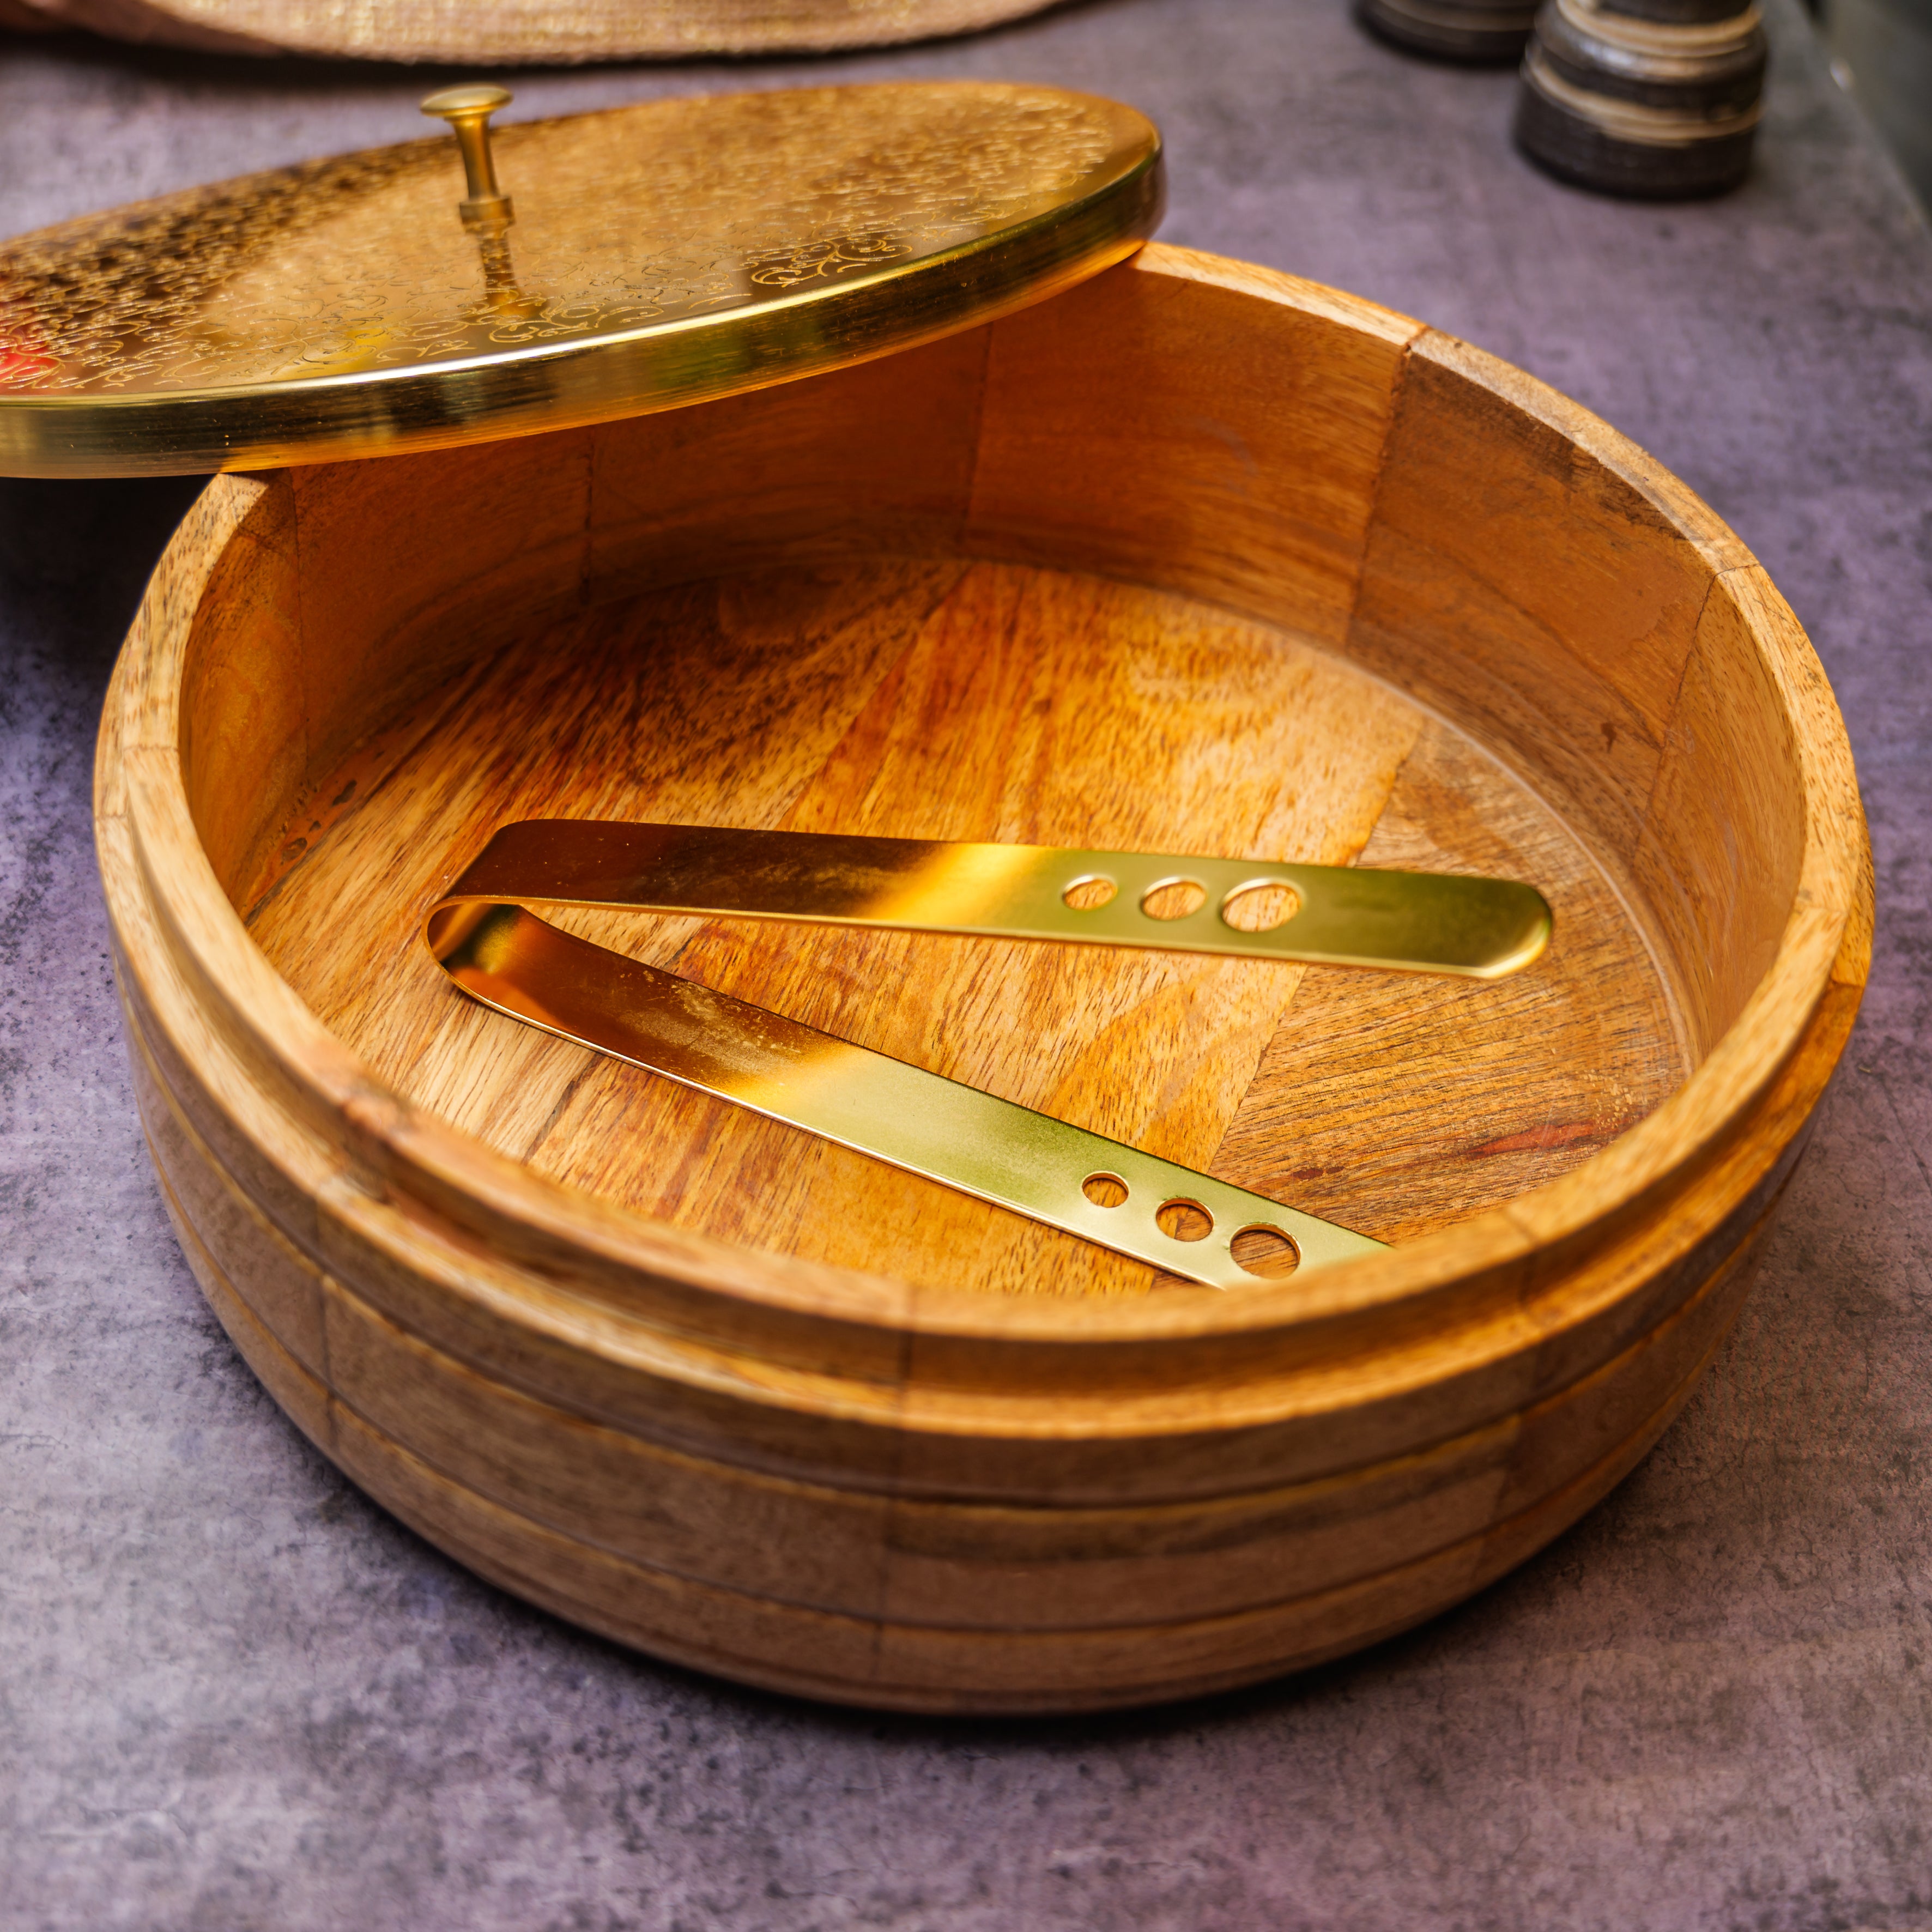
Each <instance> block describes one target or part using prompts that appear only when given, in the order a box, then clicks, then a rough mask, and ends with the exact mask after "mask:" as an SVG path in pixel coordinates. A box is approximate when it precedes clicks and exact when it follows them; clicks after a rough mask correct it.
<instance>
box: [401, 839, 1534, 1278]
mask: <svg viewBox="0 0 1932 1932" xmlns="http://www.w3.org/2000/svg"><path fill="white" fill-rule="evenodd" d="M528 903H535V904H544V905H566V906H598V907H630V908H632V909H634V910H639V911H649V912H663V913H710V914H715V915H719V916H725V917H745V918H752V919H799V920H804V921H807V922H814V923H823V924H828V925H837V926H888V927H894V928H897V929H900V930H902V931H908V932H935V933H957V934H965V935H976V936H979V937H982V938H1006V939H1041V940H1060V941H1072V942H1073V943H1075V944H1088V945H1100V946H1134V947H1157V948H1160V949H1162V950H1168V951H1174V952H1186V953H1234V954H1241V955H1247V956H1261V957H1265V958H1272V959H1283V960H1313V961H1318V962H1323V963H1325V964H1331V965H1341V964H1346V965H1379V966H1390V967H1394V968H1400V969H1404V970H1407V971H1421V972H1443V973H1451V974H1462V975H1465V976H1466V977H1473V978H1478V979H1494V978H1497V977H1501V976H1502V974H1505V973H1510V972H1514V971H1517V969H1518V968H1520V967H1523V966H1526V965H1528V964H1529V962H1531V961H1532V959H1535V957H1536V956H1537V955H1538V953H1541V951H1542V950H1543V949H1544V947H1545V946H1546V945H1547V944H1548V941H1549V938H1550V908H1549V907H1548V905H1547V904H1546V903H1545V901H1544V898H1543V896H1542V895H1541V893H1540V892H1537V891H1536V890H1535V889H1534V888H1533V887H1532V886H1525V885H1519V884H1516V883H1513V882H1511V881H1509V880H1499V879H1485V878H1469V877H1454V876H1451V875H1448V874H1430V873H1417V872H1379V871H1361V870H1357V869H1355V868H1352V867H1348V866H1333V865H1271V864H1268V863H1265V862H1260V861H1256V860H1253V859H1205V858H1201V857H1199V856H1191V855H1190V856H1183V855H1179V854H1175V853H1148V852H1103V851H1082V850H1071V849H1067V848H1064V847H1052V846H1043V845H997V844H955V843H949V842H945V841H938V840H926V839H914V838H848V837H844V836H841V835H835V834H831V833H820V832H769V831H757V830H746V829H733V828H729V827H724V826H683V825H638V824H628V823H611V822H604V821H600V820H582V819H529V820H523V821H522V822H520V823H517V824H514V825H508V826H504V827H502V829H500V830H499V831H498V832H496V835H494V836H493V838H491V839H490V843H489V844H487V846H485V847H484V849H483V850H482V852H481V854H480V855H479V856H478V857H477V858H476V859H475V861H474V862H472V864H471V865H469V867H468V868H466V870H465V871H464V872H463V875H462V877H460V878H459V879H458V880H457V881H456V882H455V884H454V885H453V886H452V887H451V888H450V889H449V892H447V893H446V894H445V895H444V896H443V898H441V899H440V900H439V901H438V902H437V904H436V906H435V907H434V909H433V910H431V913H430V914H429V916H428V920H427V922H426V924H425V938H426V939H427V941H428V945H429V948H430V950H431V953H433V954H434V956H435V957H436V959H437V961H438V962H439V963H440V965H442V967H443V970H444V971H446V973H448V974H449V976H450V977H451V978H452V980H455V982H456V983H457V984H458V986H461V987H462V988H463V990H464V991H465V992H467V993H469V994H470V995H472V997H474V998H476V999H478V1000H480V1001H483V1002H484V1004H486V1005H488V1006H490V1007H494V1008H496V1010H497V1011H498V1012H499V1013H507V1014H509V1015H511V1016H513V1017H514V1018H516V1019H520V1020H523V1021H526V1022H528V1023H529V1024H530V1025H534V1026H539V1027H542V1028H545V1029H546V1030H547V1031H550V1032H552V1033H555V1034H559V1035H561V1036H562V1037H563V1038H565V1039H566V1040H575V1041H576V1042H577V1043H579V1044H580V1045H582V1046H589V1047H592V1048H595V1049H598V1051H600V1052H605V1053H610V1054H614V1055H617V1056H618V1057H619V1058H621V1059H624V1060H628V1061H631V1062H632V1063H633V1064H635V1065H637V1066H640V1067H646V1068H648V1069H649V1070H651V1071H652V1072H653V1073H661V1074H664V1075H666V1076H668V1077H669V1078H670V1079H673V1080H678V1081H681V1082H683V1083H684V1084H685V1085H687V1086H691V1087H696V1088H701V1089H702V1090H703V1091H705V1092H706V1093H709V1094H717V1095H718V1096H719V1097H721V1098H722V1099H724V1100H731V1101H734V1102H736V1103H737V1104H738V1105H739V1106H745V1107H749V1108H751V1109H754V1111H755V1112H759V1113H761V1114H765V1115H769V1116H770V1117H771V1118H773V1119H775V1120H780V1121H786V1122H787V1123H789V1124H790V1125H792V1126H793V1127H802V1128H804V1129H805V1130H807V1131H808V1132H810V1133H816V1134H822V1135H824V1136H826V1138H828V1139H832V1140H835V1141H837V1142H840V1143H841V1145H844V1146H846V1147H850V1148H856V1149H857V1150H858V1151H859V1152H861V1153H862V1154H871V1155H872V1156H874V1157H875V1158H877V1159H878V1160H883V1161H886V1162H888V1163H890V1164H891V1165H892V1166H895V1167H901V1168H904V1169H909V1170H910V1172H913V1173H915V1174H920V1175H925V1176H926V1178H928V1179H929V1180H933V1181H940V1182H942V1183H944V1184H945V1185H946V1186H947V1187H956V1188H959V1190H962V1192H964V1193H968V1194H971V1195H974V1196H977V1197H978V1198H980V1199H982V1200H985V1201H990V1202H994V1203H995V1205H998V1206H1000V1207H1002V1208H1011V1209H1013V1211H1015V1212H1016V1213H1019V1214H1026V1215H1030V1216H1031V1217H1033V1218H1034V1220H1040V1221H1044V1222H1046V1223H1048V1224H1049V1225H1050V1226H1054V1227H1057V1228H1060V1229H1064V1231H1065V1232H1067V1233H1068V1234H1071V1235H1080V1236H1082V1238H1085V1239H1086V1240H1088V1241H1097V1242H1098V1243H1100V1244H1101V1245H1102V1246H1103V1247H1109V1248H1112V1249H1113V1250H1115V1251H1116V1252H1117V1253H1121V1254H1125V1255H1130V1256H1133V1257H1134V1258H1135V1259H1137V1260H1140V1261H1145V1262H1153V1263H1154V1265H1156V1266H1157V1267H1160V1268H1166V1269H1167V1270H1169V1271H1170V1272H1172V1273H1173V1274H1179V1275H1182V1276H1184V1277H1187V1279H1189V1280H1194V1281H1199V1282H1201V1283H1203V1284H1205V1286H1208V1287H1211V1288H1224V1289H1225V1288H1232V1287H1237V1286H1241V1284H1242V1283H1244V1282H1246V1281H1248V1280H1252V1279H1253V1275H1254V1274H1255V1273H1257V1272H1262V1271H1264V1269H1263V1267H1262V1265H1260V1264H1258V1263H1257V1262H1256V1258H1255V1256H1254V1255H1253V1253H1252V1252H1250V1250H1253V1248H1254V1247H1255V1246H1256V1242H1257V1238H1258V1237H1260V1238H1262V1240H1261V1241H1260V1246H1261V1247H1262V1251H1263V1253H1266V1251H1267V1247H1268V1243H1267V1241H1266V1239H1265V1237H1267V1236H1269V1235H1272V1236H1273V1237H1274V1247H1275V1250H1276V1253H1275V1255H1274V1257H1272V1258H1271V1259H1273V1261H1274V1262H1277V1263H1278V1262H1279V1261H1280V1258H1281V1255H1282V1253H1283V1251H1286V1253H1287V1254H1288V1255H1289V1256H1292V1257H1295V1258H1298V1261H1299V1265H1301V1266H1302V1267H1314V1266H1319V1265H1323V1264H1325V1263H1328V1262H1337V1261H1344V1260H1346V1259H1349V1258H1350V1257H1351V1256H1355V1255H1360V1254H1364V1253H1370V1252H1371V1251H1372V1250H1375V1249H1376V1248H1379V1247H1381V1246H1382V1244H1381V1243H1380V1242H1377V1241H1370V1239H1369V1238H1367V1236H1365V1235H1358V1234H1355V1233H1354V1232H1352V1231H1351V1230H1349V1229H1345V1228H1340V1227H1337V1226H1336V1225H1335V1224H1334V1223H1332V1222H1328V1221H1324V1220H1318V1219H1317V1218H1316V1217H1315V1216H1313V1215H1310V1214H1302V1213H1300V1212H1299V1211H1296V1210H1295V1209H1292V1208H1283V1207H1282V1206H1280V1205H1278V1204H1277V1203H1276V1202H1271V1201H1268V1200H1266V1199H1263V1198H1262V1196H1259V1195H1254V1194H1250V1193H1246V1192H1245V1191H1244V1190H1242V1189H1240V1188H1238V1187H1229V1186H1228V1185H1227V1184H1225V1183H1224V1182H1222V1181H1215V1180H1213V1179H1211V1178H1210V1177H1209V1176H1208V1175H1203V1174H1197V1173H1195V1172H1192V1171H1191V1170H1190V1169H1187V1168H1184V1167H1178V1166H1175V1165H1174V1164H1173V1163H1171V1162H1168V1161H1163V1160H1156V1159H1155V1158H1154V1157H1153V1156H1151V1155H1149V1154H1142V1153H1141V1152H1139V1151H1138V1150H1136V1149H1135V1148H1129V1147H1124V1146H1122V1145H1121V1144H1120V1143H1119V1142H1115V1141H1110V1140H1106V1139H1103V1138H1102V1137H1101V1136H1099V1135H1097V1134H1091V1133H1086V1132H1085V1130H1082V1129H1081V1128H1079V1127H1073V1126H1070V1124H1068V1123H1067V1122H1066V1121H1058V1120H1054V1119H1052V1118H1049V1116H1047V1115H1043V1114H1039V1113H1036V1112H1033V1111H1032V1110H1031V1109H1028V1108H1025V1107H1021V1106H1015V1105H1013V1103H1011V1102H1010V1101H1006V1100H1000V1099H998V1098H997V1097H995V1096H994V1095H992V1094H985V1093H981V1092H980V1091H978V1090H977V1089H976V1088H971V1087H967V1086H965V1085H961V1084H960V1083H959V1082H956V1081H952V1080H947V1079H943V1078H942V1077H941V1076H939V1075H938V1074H935V1073H927V1072H926V1071H924V1070H922V1069H920V1068H919V1067H910V1066H908V1065H907V1064H905V1063H904V1061H898V1060H894V1059H891V1058H888V1057H887V1056H886V1055H883V1054H879V1053H874V1052H871V1051H870V1050H869V1049H866V1048H864V1047H861V1046H854V1045H853V1044H852V1043H850V1042H849V1041H846V1040H838V1039H835V1038H834V1037H832V1036H831V1035H830V1034H824V1033H820V1032H819V1031H817V1030H815V1029H814V1028H811V1027H807V1026H802V1025H799V1023H798V1022H796V1021H793V1020H789V1019H784V1018H783V1017H781V1016H780V1015H778V1014H776V1013H769V1012H767V1011H766V1010H764V1009H763V1008H762V1007H755V1006H752V1005H750V1004H748V1003H747V1002H745V1001H742V1000H736V999H733V998H730V997H729V996H728V995H724V994H721V993H718V992H712V991H711V990H710V989H707V988H706V987H703V986H697V985H694V983H692V982H691V981H690V980H685V979H681V978H679V977H678V976H677V975H676V974H671V973H666V972H664V971H660V970H659V969H658V968H655V967H652V966H646V965H642V964H640V962H637V961H635V960H632V959H626V958H625V957H624V956H622V954H620V953H611V952H609V951H607V950H605V949H604V948H603V947H598V946H594V945H592V944H590V942H589V941H587V940H583V939H579V938H575V937H574V936H572V935H570V934H568V933H565V932H560V931H559V929H557V928H556V927H555V926H551V925H550V924H548V923H547V922H546V921H544V920H543V919H539V918H538V917H537V916H535V913H532V912H530V911H529V910H527V909H526V905H527V904H528ZM1256 908H1259V910H1258V911H1257V910H1256ZM1244 912H1245V913H1247V914H1248V915H1249V916H1244ZM1238 1241H1245V1243H1246V1245H1245V1246H1244V1247H1243V1248H1242V1249H1241V1250H1239V1253H1240V1255H1241V1259H1237V1253H1238V1250H1237V1249H1236V1247H1235V1244H1236V1243H1237V1242H1238ZM1265 1271H1268V1272H1279V1271H1280V1269H1279V1268H1278V1266H1268V1267H1267V1268H1266V1269H1265Z"/></svg>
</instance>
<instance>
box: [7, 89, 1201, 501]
mask: <svg viewBox="0 0 1932 1932" xmlns="http://www.w3.org/2000/svg"><path fill="white" fill-rule="evenodd" d="M473 92H474V93H475V95H476V96H477V99H476V101H475V102H473V103H472V102H469V101H465V102H463V103H455V102H454V98H453V95H452V93H451V92H446V93H445V94H444V95H439V96H435V97H432V99H431V101H429V102H428V103H425V111H426V112H429V113H437V114H439V115H443V117H444V118H448V119H449V120H451V121H452V127H453V128H454V130H455V133H457V135H458V141H452V140H451V139H449V137H448V136H433V137H431V139H428V140H427V141H423V140H418V141H412V142H404V143H402V144H401V145H398V146H395V147H392V148H378V149H373V150H371V151H368V152H366V153H364V154H353V155H347V156H344V157H339V158H338V159H337V160H332V161H323V162H313V163H304V164H302V165H300V166H296V167H292V168H287V169H278V170H275V171H273V172H269V173H266V174H262V175H251V176H248V177H246V178H243V179H241V180H239V181H230V182H226V183H222V184H217V185H216V186H214V187H210V188H202V189H197V190H190V191H189V192H187V193H182V194H178V195H173V196H166V197H164V198H163V199H160V200H158V201H153V202H144V203H140V204H137V205H134V206H133V207H130V208H124V209H121V210H117V211H112V212H110V213H109V214H102V215H94V216H88V217H82V218H81V219H80V220H76V221H72V222H69V223H65V224H63V225H62V226H59V227H57V228H52V229H43V230H42V231H40V233H38V234H37V235H31V236H25V237H23V238H22V239H20V240H19V241H17V242H11V243H7V244H5V245H0V474H10V475H29V476H31V475H38V476H101V475H189V474H196V473H200V472H210V471H214V470H221V469H259V468H264V467H269V466H278V465H282V464H289V463H317V462H325V461H338V460H345V459H349V458H362V457H371V456H379V455H394V454H399V453H401V452H407V451H411V450H421V449H439V448H447V447H449V446H454V445H457V444H460V443H479V442H489V441H493V440H498V439H500V438H502V437H511V436H520V435H529V434H537V433H539V432H541V431H548V430H556V429H564V428H574V427H579V426H582V425H586V424H590V423H595V422H607V421H609V420H611V419H614V418H619V417H623V416H635V415H642V414H645V413H650V412H652V411H655V410H665V409H673V408H677V407H682V406H684V405H685V404H691V403H695V402H700V401H706V400H708V399H710V398H715V397H719V396H724V395H732V394H734V393H737V392H742V391H744V390H748V389H760V388H764V387H766V386H770V385H772V384H774V383H782V382H787V381H790V380H794V379H796V378H797V377H803V376H808V375H810V374H814V373H816V372H818V371H823V370H826V369H829V368H838V367H841V366H843V365H847V364H850V363H853V362H862V361H865V360H868V359H871V358H873V357H875V356H883V355H887V354H890V353H893V352H894V351H895V350H901V349H905V348H909V347H913V346H915V345H916V344H919V343H921V342H925V341H932V340H935V339H936V338H939V337H941V336H944V335H952V334H954V333H956V332H959V331H960V330H962V329H968V328H971V327H973V326H975V325H976V324H978V323H983V322H986V321H989V320H993V319H994V318H995V317H998V316H1001V315H1003V314H1010V313H1011V312H1012V311H1014V310H1016V309H1018V308H1024V307H1025V306H1027V305H1030V304H1031V303H1033V302H1037V301H1040V300H1042V299H1045V298H1046V297H1048V296H1052V295H1054V294H1056V293H1059V292H1061V290H1065V289H1067V288H1068V287H1071V286H1073V284H1076V283H1077V282H1079V281H1083V280H1085V279H1086V278H1088V277H1089V276H1091V275H1094V274H1097V273H1098V272H1100V270H1102V269H1105V268H1107V267H1109V266H1111V265H1112V263H1115V262H1118V261H1120V260H1123V259H1124V258H1125V257H1127V256H1128V255H1130V254H1132V253H1133V251H1135V250H1136V248H1139V246H1140V245H1141V244H1142V242H1144V241H1145V240H1146V239H1147V238H1148V236H1149V235H1151V233H1153V231H1154V227H1155V226H1156V225H1157V223H1158V221H1159V219H1160V213H1161V207H1162V199H1163V181H1162V166H1161V152H1160V136H1159V135H1158V133H1157V131H1156V130H1155V129H1154V126H1153V124H1151V122H1150V121H1148V120H1146V119H1145V117H1143V116H1142V115H1139V114H1138V113H1136V112H1135V111H1134V110H1132V109H1131V108H1127V107H1121V106H1120V105H1119V104H1116V103H1115V102H1112V101H1103V100H1100V99H1099V98H1096V97H1094V96H1091V95H1076V94H1070V93H1067V92H1062V91H1061V90H1058V89H1051V88H1044V87H1031V86H1009V85H1002V84H995V83H960V82H926V83H884V84H878V85H873V86H857V87H843V88H824V89H799V90H784V91H774V92H767V93H760V94H740V95H717V96H710V97H700V98H681V99H671V100H666V101H653V102H650V103H648V104H643V105H641V106H639V107H629V108H620V109H614V110H605V111H604V112H603V113H596V114H589V115H575V116H571V117H568V118H565V119H561V120H553V121H532V122H526V123H523V124H517V125H514V126H511V127H506V128H504V129H502V130H499V131H498V132H497V133H496V140H495V142H494V149H493V156H492V152H491V148H490V142H489V140H488V138H487V130H486V131H485V133H484V136H482V138H481V144H480V145H478V137H477V136H476V134H475V133H474V132H473V131H472V130H469V129H466V127H464V126H463V124H460V122H459V121H458V118H457V116H456V115H455V114H454V113H452V105H455V106H458V107H461V108H462V109H463V115H462V119H463V121H475V120H476V119H477V113H475V112H472V109H474V110H478V111H480V113H481V115H484V116H486V117H487V113H488V112H489V111H490V110H493V108H494V107H496V106H499V105H500V104H501V99H500V98H498V97H499V96H500V97H502V98H507V97H506V96H502V90H500V89H475V90H473ZM485 97H487V104H486V102H485ZM458 142H461V143H462V145H461V148H460V150H459V145H458ZM492 167H493V168H494V169H495V173H492V172H491V169H492ZM479 168H480V169H481V171H482V172H481V175H480V176H479V174H478V169H479ZM497 175H500V180H501V186H500V190H499V189H498V187H497V181H496V176H497ZM466 181H467V186H468V189H469V192H468V193H465V192H464V188H465V184H466Z"/></svg>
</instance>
